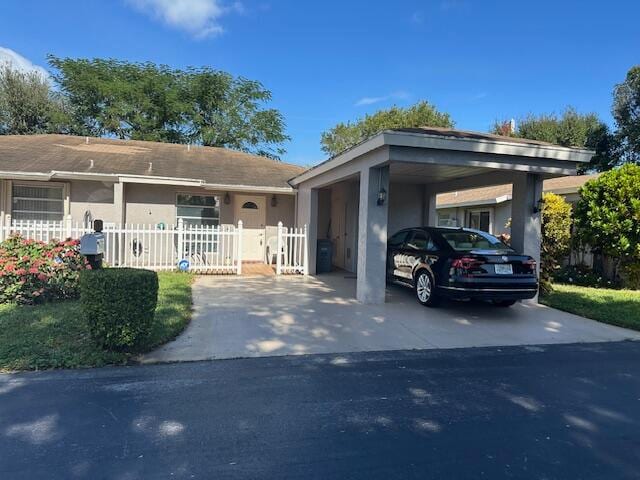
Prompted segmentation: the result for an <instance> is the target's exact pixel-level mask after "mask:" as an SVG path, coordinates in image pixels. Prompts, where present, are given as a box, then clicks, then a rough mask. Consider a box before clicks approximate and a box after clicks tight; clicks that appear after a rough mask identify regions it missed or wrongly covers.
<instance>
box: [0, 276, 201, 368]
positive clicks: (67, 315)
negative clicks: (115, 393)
mask: <svg viewBox="0 0 640 480" xmlns="http://www.w3.org/2000/svg"><path fill="white" fill-rule="evenodd" d="M158 277H159V280H160V289H159V292H158V306H157V308H156V315H155V320H154V324H153V328H152V330H151V334H150V335H149V338H148V340H147V341H146V342H145V343H144V345H143V346H142V347H141V348H140V351H139V352H136V353H142V352H146V351H149V350H152V349H153V348H155V347H157V346H159V345H162V344H163V343H166V342H168V341H170V340H172V339H173V338H175V337H176V336H177V335H178V334H180V332H182V330H184V328H185V327H186V326H187V324H188V323H189V320H190V319H191V282H192V280H193V277H192V276H191V275H188V274H184V273H170V272H163V273H159V274H158ZM132 356H133V354H131V353H121V352H107V351H104V350H102V349H101V348H100V347H97V346H96V345H95V344H94V343H93V341H92V340H91V338H90V336H89V334H88V332H87V327H86V325H85V323H84V321H83V319H82V314H81V311H80V304H79V302H78V301H76V300H70V301H64V302H56V303H48V304H44V305H36V306H18V305H0V371H11V370H40V369H49V368H79V367H100V366H103V365H109V364H124V363H126V362H128V361H129V360H130V359H131V357H132Z"/></svg>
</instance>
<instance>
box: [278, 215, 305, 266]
mask: <svg viewBox="0 0 640 480" xmlns="http://www.w3.org/2000/svg"><path fill="white" fill-rule="evenodd" d="M277 248H278V250H277V251H278V252H280V254H279V255H278V256H277V258H276V273H277V274H278V275H283V274H301V275H308V274H309V258H308V253H307V248H308V247H307V226H306V225H305V226H304V227H302V228H299V227H296V228H289V229H285V228H284V226H283V225H282V222H278V247H277Z"/></svg>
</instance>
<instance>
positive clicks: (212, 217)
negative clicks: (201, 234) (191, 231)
mask: <svg viewBox="0 0 640 480" xmlns="http://www.w3.org/2000/svg"><path fill="white" fill-rule="evenodd" d="M176 209H177V218H178V219H182V221H183V222H184V224H185V225H205V226H211V225H219V224H220V199H219V198H218V196H217V195H191V194H187V193H179V194H178V197H177V201H176Z"/></svg>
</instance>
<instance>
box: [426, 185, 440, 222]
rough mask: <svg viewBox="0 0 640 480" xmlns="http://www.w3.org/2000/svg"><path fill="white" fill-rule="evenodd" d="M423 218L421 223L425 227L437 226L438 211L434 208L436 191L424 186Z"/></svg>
mask: <svg viewBox="0 0 640 480" xmlns="http://www.w3.org/2000/svg"><path fill="white" fill-rule="evenodd" d="M423 195H424V205H423V211H424V219H423V225H425V226H427V227H437V226H438V212H437V210H436V193H435V192H431V191H430V190H429V189H428V188H427V187H426V186H425V188H424V192H423Z"/></svg>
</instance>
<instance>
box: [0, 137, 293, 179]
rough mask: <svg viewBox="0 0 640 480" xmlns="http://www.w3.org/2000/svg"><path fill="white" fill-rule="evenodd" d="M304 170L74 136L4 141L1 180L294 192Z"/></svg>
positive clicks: (214, 152) (212, 150) (218, 153)
mask: <svg viewBox="0 0 640 480" xmlns="http://www.w3.org/2000/svg"><path fill="white" fill-rule="evenodd" d="M304 170H305V169H304V168H303V167H300V166H298V165H291V164H287V163H282V162H278V161H274V160H272V159H269V158H266V157H260V156H257V155H251V154H248V153H244V152H239V151H235V150H230V149H225V148H216V147H201V146H189V147H188V146H187V145H178V144H171V143H160V142H146V141H137V140H116V139H107V138H89V137H77V136H72V135H4V136H0V176H7V174H8V173H13V174H16V173H17V174H25V175H26V174H36V175H38V174H39V175H48V176H49V177H50V178H73V177H74V176H76V177H78V176H80V177H85V176H86V178H87V179H91V178H94V179H99V177H101V176H105V175H106V176H115V177H117V176H132V177H141V178H145V179H166V180H167V183H170V181H171V179H175V180H180V179H183V180H184V179H186V180H189V181H193V182H196V183H197V182H199V183H201V184H205V185H212V186H215V185H220V186H241V187H248V188H247V189H251V188H255V189H260V188H261V187H265V188H272V189H283V190H287V191H291V187H290V186H289V184H288V183H287V180H288V179H289V178H291V177H293V176H295V175H298V174H299V173H301V172H302V171H304Z"/></svg>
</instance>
